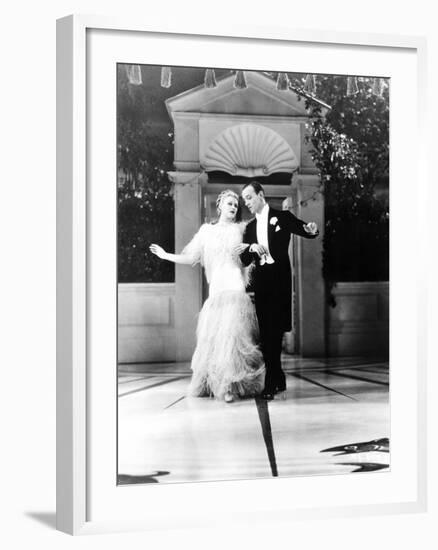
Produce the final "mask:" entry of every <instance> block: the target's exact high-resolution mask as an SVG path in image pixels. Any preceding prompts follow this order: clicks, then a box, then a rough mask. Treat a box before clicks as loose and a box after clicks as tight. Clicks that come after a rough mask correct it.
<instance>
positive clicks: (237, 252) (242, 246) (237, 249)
mask: <svg viewBox="0 0 438 550" xmlns="http://www.w3.org/2000/svg"><path fill="white" fill-rule="evenodd" d="M248 246H249V244H246V243H240V244H238V245H236V246H235V247H234V250H233V252H234V254H235V255H236V256H240V255H241V254H242V252H243V251H244V250H246V249H247V248H248Z"/></svg>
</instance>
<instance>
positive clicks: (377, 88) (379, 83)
mask: <svg viewBox="0 0 438 550" xmlns="http://www.w3.org/2000/svg"><path fill="white" fill-rule="evenodd" d="M384 87H385V80H384V79H383V78H373V85H372V92H373V94H374V95H378V96H380V97H382V96H383V89H384Z"/></svg>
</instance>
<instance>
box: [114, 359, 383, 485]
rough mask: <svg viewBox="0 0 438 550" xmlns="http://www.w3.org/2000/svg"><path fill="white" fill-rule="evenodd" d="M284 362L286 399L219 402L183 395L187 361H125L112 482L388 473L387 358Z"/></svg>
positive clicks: (141, 482) (185, 392)
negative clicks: (116, 466) (115, 470)
mask: <svg viewBox="0 0 438 550" xmlns="http://www.w3.org/2000/svg"><path fill="white" fill-rule="evenodd" d="M283 366H284V368H285V370H286V372H287V374H288V376H287V391H286V394H285V396H286V399H285V400H284V399H280V398H277V396H276V398H275V399H274V400H272V401H265V400H263V399H261V398H256V399H241V400H239V399H237V400H235V401H234V402H233V403H224V402H221V401H217V400H215V399H212V398H210V399H208V398H205V399H199V398H193V397H187V388H188V385H189V382H190V374H191V372H190V365H189V363H177V364H175V365H173V364H172V365H169V364H167V365H164V364H163V365H159V364H144V365H121V366H120V369H119V383H120V385H119V401H118V464H119V472H121V473H120V475H119V477H118V483H119V484H120V485H133V484H151V483H174V482H186V481H214V480H238V479H255V478H266V477H286V476H287V477H290V476H313V475H330V474H337V475H339V474H350V473H357V472H376V471H379V470H385V469H388V467H389V458H390V452H389V451H390V445H389V438H388V437H387V435H389V429H390V418H389V384H388V380H389V371H388V364H387V363H382V362H378V361H375V362H373V361H370V360H368V359H367V360H366V361H365V360H360V358H354V359H352V358H343V359H330V360H327V361H325V360H323V359H302V358H292V359H289V358H287V357H285V358H284V362H283ZM376 436H377V437H376ZM321 449H322V450H321ZM361 453H362V454H361ZM367 453H368V454H367ZM369 453H372V455H370V454H369ZM340 456H349V457H350V458H349V459H347V460H348V461H346V462H340V460H339V457H340ZM145 472H146V473H145Z"/></svg>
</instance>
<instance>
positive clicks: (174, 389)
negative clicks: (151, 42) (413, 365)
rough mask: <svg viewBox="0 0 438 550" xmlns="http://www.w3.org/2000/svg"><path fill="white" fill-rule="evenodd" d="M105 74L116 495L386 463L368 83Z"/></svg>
mask: <svg viewBox="0 0 438 550" xmlns="http://www.w3.org/2000/svg"><path fill="white" fill-rule="evenodd" d="M293 68H294V67H293V63H291V71H290V72H278V71H275V63H274V61H273V69H272V71H262V70H261V71H254V70H246V69H245V68H244V67H243V68H236V69H232V70H231V69H222V68H211V67H188V66H187V67H184V66H176V67H169V66H158V65H144V64H143V65H138V64H128V63H118V65H117V82H115V83H114V85H115V86H117V174H115V175H114V185H116V186H117V297H116V299H117V366H116V367H115V368H117V380H118V383H117V390H118V403H117V483H118V485H136V484H138V485H141V484H157V483H158V484H170V483H181V482H200V481H226V480H231V481H238V480H245V479H246V480H257V479H260V478H272V477H274V478H275V477H278V478H281V477H295V476H317V475H318V476H320V475H357V474H366V473H368V472H380V471H381V472H388V471H390V439H391V437H390V435H391V434H390V372H391V368H392V366H391V365H390V361H389V276H390V273H389V265H390V261H389V250H390V234H389V225H390V212H389V204H390V202H389V196H390V193H389V191H390V181H389V162H390V159H389V145H390V144H389V115H390V89H391V82H390V78H388V77H385V75H384V74H376V75H375V76H361V75H359V74H358V75H355V74H348V75H347V74H310V73H309V74H306V73H298V72H293Z"/></svg>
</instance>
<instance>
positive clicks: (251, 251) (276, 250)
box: [240, 181, 318, 400]
mask: <svg viewBox="0 0 438 550" xmlns="http://www.w3.org/2000/svg"><path fill="white" fill-rule="evenodd" d="M242 198H243V201H244V203H245V206H246V207H247V208H248V209H249V211H250V212H251V214H255V218H254V219H253V220H251V221H250V222H249V223H248V225H247V227H246V230H245V233H244V236H243V243H245V244H246V245H249V246H246V247H245V248H244V250H243V252H241V254H240V258H241V260H242V263H243V264H244V265H245V266H248V265H249V264H251V263H252V262H255V269H254V271H253V283H254V295H255V307H256V312H257V319H258V322H259V328H260V345H261V350H262V353H263V358H264V360H265V367H266V378H265V389H264V392H263V394H262V397H264V398H265V399H267V400H271V399H273V398H274V395H275V394H276V393H278V392H282V391H285V390H286V378H285V375H284V372H283V370H282V368H281V347H282V340H283V333H284V332H287V331H289V330H291V328H292V327H291V324H292V281H291V266H290V260H289V242H290V236H291V234H294V235H299V236H300V237H305V238H308V239H312V238H315V237H317V236H318V228H317V225H316V223H314V222H311V223H307V224H306V223H305V222H303V221H302V220H299V219H298V218H297V217H295V216H294V215H293V214H292V213H291V212H289V211H288V210H283V211H281V210H274V209H273V208H271V207H270V206H269V205H268V204H267V202H266V200H265V193H264V190H263V187H262V186H261V185H260V183H259V182H257V181H252V182H251V183H248V184H247V185H245V187H244V188H243V189H242ZM241 246H242V248H243V247H244V246H243V245H241Z"/></svg>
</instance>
